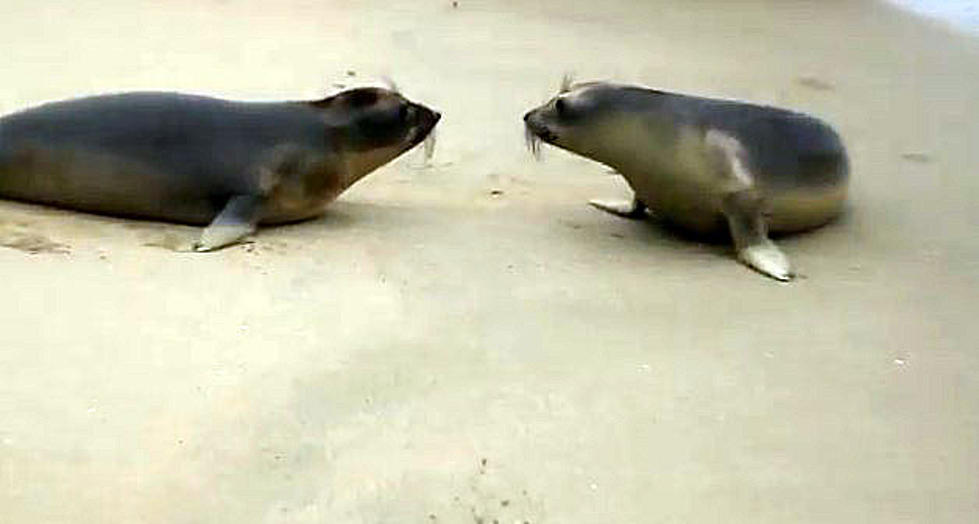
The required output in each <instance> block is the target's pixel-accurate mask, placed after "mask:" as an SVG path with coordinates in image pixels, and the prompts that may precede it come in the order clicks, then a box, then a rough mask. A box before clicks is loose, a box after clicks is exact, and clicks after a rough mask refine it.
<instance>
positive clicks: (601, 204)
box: [588, 198, 646, 219]
mask: <svg viewBox="0 0 979 524" xmlns="http://www.w3.org/2000/svg"><path fill="white" fill-rule="evenodd" d="M588 203H589V204H591V205H592V206H593V207H595V208H596V209H601V210H602V211H606V212H608V213H612V214H613V215H616V216H620V217H623V218H632V219H638V218H644V217H645V216H646V204H643V203H642V201H641V200H639V199H638V198H633V199H632V202H607V201H605V200H589V201H588Z"/></svg>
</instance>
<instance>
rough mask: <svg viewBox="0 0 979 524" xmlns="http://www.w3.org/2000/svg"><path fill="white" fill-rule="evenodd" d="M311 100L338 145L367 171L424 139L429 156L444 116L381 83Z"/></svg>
mask: <svg viewBox="0 0 979 524" xmlns="http://www.w3.org/2000/svg"><path fill="white" fill-rule="evenodd" d="M309 104H310V105H312V106H313V107H316V108H317V109H319V110H320V111H322V113H323V116H324V118H325V119H326V121H327V123H328V124H329V126H330V128H331V129H333V130H334V134H335V138H336V144H337V146H338V149H340V150H341V152H342V153H343V154H344V155H345V156H347V157H349V158H350V159H351V160H352V161H354V162H355V163H356V164H359V167H358V170H366V171H364V172H365V173H366V172H368V171H371V170H373V169H375V168H377V167H379V166H381V165H383V164H385V163H387V162H389V161H391V160H393V159H394V158H395V157H397V156H398V155H400V154H401V153H404V152H405V151H407V150H409V149H411V148H413V147H415V146H416V145H418V144H419V143H421V142H422V141H423V140H425V141H426V154H428V155H429V156H430V155H431V150H432V149H431V148H432V146H433V145H434V139H435V135H434V133H433V131H434V128H435V124H437V123H438V121H439V119H440V118H441V117H442V115H441V114H439V113H438V112H437V111H435V110H433V109H429V108H428V107H425V106H423V105H421V104H418V103H415V102H412V101H410V100H408V99H407V98H405V97H404V96H402V95H401V94H400V93H398V92H397V91H395V90H393V89H385V88H380V87H361V88H355V89H349V90H346V91H342V92H340V93H338V94H336V95H333V96H331V97H329V98H325V99H323V100H319V101H316V102H310V103H309Z"/></svg>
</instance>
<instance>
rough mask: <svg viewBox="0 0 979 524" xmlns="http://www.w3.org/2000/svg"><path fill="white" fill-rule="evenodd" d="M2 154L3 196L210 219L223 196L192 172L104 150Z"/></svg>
mask: <svg viewBox="0 0 979 524" xmlns="http://www.w3.org/2000/svg"><path fill="white" fill-rule="evenodd" d="M3 153H4V154H3V155H2V156H0V196H2V197H5V198H11V199H16V200H23V201H28V202H36V203H42V204H49V205H55V206H59V207H65V208H69V209H75V210H78V211H86V212H92V213H101V214H108V215H119V216H131V217H140V218H151V219H161V220H169V221H176V222H184V223H191V224H206V223H208V222H210V220H211V219H213V218H214V216H215V215H216V214H217V213H218V212H219V211H220V206H221V205H223V203H222V202H220V201H219V200H220V199H217V198H212V197H213V196H214V195H212V194H211V193H210V191H209V190H210V188H206V187H203V186H202V185H201V184H194V183H192V180H191V178H190V177H187V176H175V175H174V174H173V173H167V172H163V171H161V170H160V169H159V168H157V167H155V166H151V165H149V164H146V163H145V162H141V161H139V160H136V159H133V158H128V157H125V156H120V155H113V154H110V153H105V152H93V151H89V150H85V149H77V148H68V147H54V148H40V147H20V148H17V149H15V150H9V149H8V150H6V151H4V152H3Z"/></svg>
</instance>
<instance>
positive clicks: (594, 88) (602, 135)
mask: <svg viewBox="0 0 979 524" xmlns="http://www.w3.org/2000/svg"><path fill="white" fill-rule="evenodd" d="M651 92H652V93H659V92H657V91H650V90H644V89H640V88H636V87H632V86H623V85H617V84H610V83H605V82H587V83H580V84H571V82H570V80H569V79H567V78H565V80H564V82H563V83H562V86H561V90H560V92H559V93H558V94H557V95H556V96H555V97H553V98H551V99H550V100H548V101H547V102H545V103H544V104H543V105H541V106H539V107H537V108H534V109H532V110H530V111H528V112H527V114H525V115H524V117H523V120H524V127H525V130H526V137H527V145H528V147H529V148H530V150H531V152H532V153H534V155H535V156H537V155H538V154H539V151H540V143H541V142H544V143H547V144H551V145H553V146H556V147H560V148H561V149H565V150H568V151H571V152H572V153H577V154H579V155H582V156H585V157H588V158H592V159H594V160H598V161H601V162H605V161H607V158H606V157H608V156H609V155H610V154H615V152H616V151H618V150H619V149H620V148H621V146H622V145H624V141H623V138H625V137H624V136H623V133H627V132H629V130H630V129H631V126H630V125H629V124H630V123H634V122H636V121H637V120H638V119H636V118H634V117H636V116H638V115H639V114H641V113H642V112H643V111H644V110H645V109H647V106H648V105H649V103H650V102H649V93H651Z"/></svg>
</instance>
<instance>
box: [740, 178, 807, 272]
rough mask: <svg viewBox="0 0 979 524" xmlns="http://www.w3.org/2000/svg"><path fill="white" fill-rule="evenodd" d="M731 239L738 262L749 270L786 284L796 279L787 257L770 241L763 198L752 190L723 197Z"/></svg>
mask: <svg viewBox="0 0 979 524" xmlns="http://www.w3.org/2000/svg"><path fill="white" fill-rule="evenodd" d="M724 216H725V217H727V223H728V227H730V229H731V238H732V239H733V240H734V247H735V249H737V251H738V259H739V260H741V262H744V263H745V264H746V265H747V266H748V267H750V268H752V269H754V270H756V271H758V272H760V273H762V274H763V275H767V276H770V277H772V278H774V279H776V280H781V281H783V282H786V281H789V280H792V277H793V276H794V275H793V273H792V268H791V266H790V264H789V259H788V257H786V256H785V254H784V253H782V250H780V249H779V248H778V246H776V245H775V243H774V242H772V241H771V239H769V238H768V225H767V224H766V222H765V217H764V216H763V215H762V206H761V198H760V197H759V196H758V195H757V194H756V193H755V192H754V191H753V190H750V189H748V190H744V191H739V192H736V193H731V194H729V195H727V196H726V197H725V198H724Z"/></svg>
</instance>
